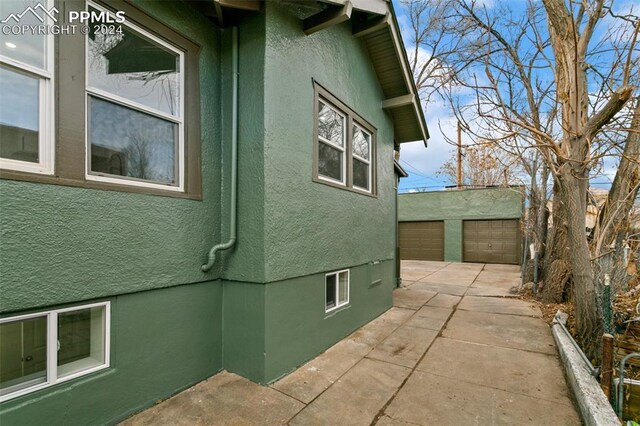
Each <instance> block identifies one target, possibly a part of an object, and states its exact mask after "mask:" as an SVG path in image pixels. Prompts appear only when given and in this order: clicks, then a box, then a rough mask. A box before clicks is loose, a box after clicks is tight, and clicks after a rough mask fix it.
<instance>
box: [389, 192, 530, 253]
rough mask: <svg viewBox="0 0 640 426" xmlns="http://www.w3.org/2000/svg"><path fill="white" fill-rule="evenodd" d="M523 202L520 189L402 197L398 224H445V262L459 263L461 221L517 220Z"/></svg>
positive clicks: (425, 193)
mask: <svg viewBox="0 0 640 426" xmlns="http://www.w3.org/2000/svg"><path fill="white" fill-rule="evenodd" d="M523 203H524V192H523V189H522V188H521V187H511V188H482V189H465V190H459V191H458V190H455V191H437V192H420V193H409V194H401V195H400V196H399V197H398V221H399V222H417V221H430V220H442V221H444V260H445V261H447V262H462V249H463V247H462V222H463V220H486V219H520V218H521V217H522V214H523V207H524V204H523Z"/></svg>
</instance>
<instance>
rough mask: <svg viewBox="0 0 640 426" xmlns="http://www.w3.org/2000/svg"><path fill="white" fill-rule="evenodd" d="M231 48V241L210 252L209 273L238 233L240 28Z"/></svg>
mask: <svg viewBox="0 0 640 426" xmlns="http://www.w3.org/2000/svg"><path fill="white" fill-rule="evenodd" d="M231 34H232V39H233V40H232V47H231V67H232V73H233V75H232V91H233V94H232V106H231V212H230V214H229V215H230V230H229V240H228V241H227V242H226V243H221V244H217V245H215V246H213V247H212V248H211V250H210V251H209V260H208V262H207V263H206V264H204V265H202V271H203V272H207V271H209V270H210V269H211V268H212V267H213V264H214V263H215V261H216V253H217V252H218V251H220V250H228V249H230V248H231V247H233V246H234V245H235V243H236V231H237V222H236V216H237V204H238V27H233V28H232V30H231Z"/></svg>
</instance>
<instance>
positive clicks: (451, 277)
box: [416, 268, 478, 286]
mask: <svg viewBox="0 0 640 426" xmlns="http://www.w3.org/2000/svg"><path fill="white" fill-rule="evenodd" d="M477 275H478V272H477V271H473V270H467V271H464V270H450V269H449V268H445V269H442V270H440V271H437V272H434V273H433V274H430V275H428V276H424V277H422V278H420V279H418V280H416V281H424V282H434V283H441V284H442V283H447V284H449V285H464V286H469V285H471V283H472V282H473V280H475V279H476V276H477Z"/></svg>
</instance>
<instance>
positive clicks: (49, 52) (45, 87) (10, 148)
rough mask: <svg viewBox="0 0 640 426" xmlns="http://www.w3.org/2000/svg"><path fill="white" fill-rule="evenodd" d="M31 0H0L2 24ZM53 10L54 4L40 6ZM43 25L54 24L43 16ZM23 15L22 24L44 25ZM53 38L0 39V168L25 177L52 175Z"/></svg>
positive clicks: (6, 36)
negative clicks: (39, 174) (24, 174)
mask: <svg viewBox="0 0 640 426" xmlns="http://www.w3.org/2000/svg"><path fill="white" fill-rule="evenodd" d="M32 3H33V2H31V1H29V0H10V1H8V0H2V1H0V17H1V18H0V19H4V17H6V16H9V15H10V14H11V13H15V12H14V11H18V12H20V11H22V10H24V9H26V8H28V7H29V6H30V5H32ZM42 4H43V6H45V7H47V8H51V7H52V6H53V1H52V0H49V1H44V2H43V3H42ZM43 19H44V24H53V21H52V19H51V18H50V17H48V16H45V17H44V18H43ZM42 24H43V22H40V21H39V20H38V19H37V18H36V16H35V15H34V14H25V15H24V16H22V17H21V19H20V25H21V26H22V25H32V26H38V25H42ZM53 44H54V39H53V36H52V35H43V34H42V35H38V34H30V33H27V34H12V33H11V32H9V34H3V35H2V43H0V93H2V101H1V102H0V168H3V169H7V170H15V171H20V172H29V173H42V174H52V173H53V156H54V133H53V117H54V115H53V113H54V108H53V102H54V96H53V87H54V75H53V66H54V61H53V52H54V46H53Z"/></svg>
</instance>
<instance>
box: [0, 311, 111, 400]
mask: <svg viewBox="0 0 640 426" xmlns="http://www.w3.org/2000/svg"><path fill="white" fill-rule="evenodd" d="M109 316H110V304H109V302H103V303H95V304H91V305H84V306H76V307H72V308H65V309H58V310H52V311H47V312H39V313H34V314H28V315H20V316H15V317H8V318H2V319H0V402H1V401H6V400H9V399H12V398H16V397H18V396H21V395H25V394H27V393H30V392H34V391H36V390H39V389H43V388H46V387H49V386H52V385H54V384H56V383H60V382H64V381H66V380H70V379H73V378H76V377H80V376H84V375H86V374H90V373H93V372H95V371H98V370H102V369H104V368H107V367H109Z"/></svg>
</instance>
